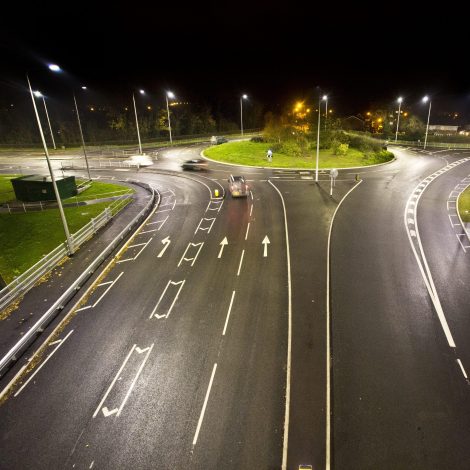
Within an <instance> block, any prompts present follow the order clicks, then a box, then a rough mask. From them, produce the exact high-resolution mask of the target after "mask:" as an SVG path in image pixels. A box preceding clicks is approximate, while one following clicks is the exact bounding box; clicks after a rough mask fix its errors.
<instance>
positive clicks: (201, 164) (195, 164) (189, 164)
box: [181, 158, 207, 171]
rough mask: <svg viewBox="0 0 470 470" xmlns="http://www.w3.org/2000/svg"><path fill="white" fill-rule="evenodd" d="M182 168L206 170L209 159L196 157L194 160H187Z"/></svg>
mask: <svg viewBox="0 0 470 470" xmlns="http://www.w3.org/2000/svg"><path fill="white" fill-rule="evenodd" d="M181 168H183V170H195V171H204V170H207V161H206V160H203V159H202V158H196V159H194V160H186V161H185V162H184V163H183V164H182V165H181Z"/></svg>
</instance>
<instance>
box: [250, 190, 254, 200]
mask: <svg viewBox="0 0 470 470" xmlns="http://www.w3.org/2000/svg"><path fill="white" fill-rule="evenodd" d="M250 196H251V200H253V192H252V191H251V190H250Z"/></svg>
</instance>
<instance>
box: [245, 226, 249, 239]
mask: <svg viewBox="0 0 470 470" xmlns="http://www.w3.org/2000/svg"><path fill="white" fill-rule="evenodd" d="M249 231H250V222H248V225H247V227H246V234H245V240H248V232H249Z"/></svg>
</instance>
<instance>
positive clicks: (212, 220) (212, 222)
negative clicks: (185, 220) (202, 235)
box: [194, 217, 215, 233]
mask: <svg viewBox="0 0 470 470" xmlns="http://www.w3.org/2000/svg"><path fill="white" fill-rule="evenodd" d="M204 220H206V221H211V224H210V227H201V224H202V222H203V221H204ZM214 222H215V217H211V218H208V219H206V218H205V217H203V218H202V219H201V220H200V222H199V225H198V226H197V228H196V230H194V233H196V232H197V231H198V230H207V233H211V229H212V226H213V225H214Z"/></svg>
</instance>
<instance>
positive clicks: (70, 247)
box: [26, 75, 74, 255]
mask: <svg viewBox="0 0 470 470" xmlns="http://www.w3.org/2000/svg"><path fill="white" fill-rule="evenodd" d="M26 80H27V81H28V86H29V91H30V93H31V99H32V101H33V108H34V113H35V114H36V120H37V123H38V127H39V134H40V135H41V140H42V145H43V147H44V153H45V155H46V160H47V166H48V167H49V173H50V175H51V181H52V187H53V188H54V194H55V197H56V200H57V205H58V206H59V213H60V218H61V219H62V225H63V227H64V232H65V237H66V239H67V248H68V251H69V254H70V255H73V253H74V247H73V242H72V238H71V237H70V232H69V227H68V225H67V220H66V218H65V213H64V208H63V207H62V201H61V200H60V194H59V190H58V188H57V184H56V182H55V178H54V172H53V171H52V167H51V162H50V160H49V151H48V150H47V145H46V139H45V138H44V132H43V130H42V126H41V120H40V119H39V114H38V108H37V107H36V102H35V101H34V95H33V89H32V88H31V83H30V81H29V77H28V75H26Z"/></svg>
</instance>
